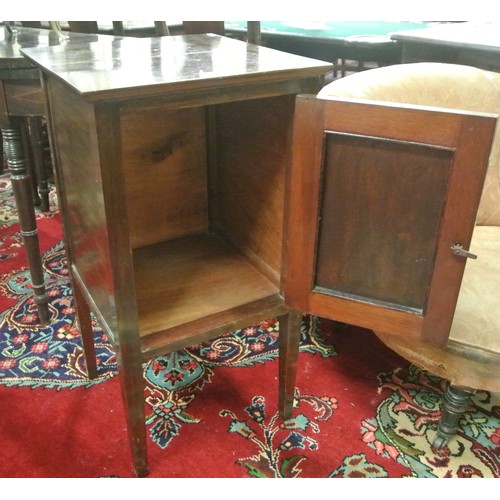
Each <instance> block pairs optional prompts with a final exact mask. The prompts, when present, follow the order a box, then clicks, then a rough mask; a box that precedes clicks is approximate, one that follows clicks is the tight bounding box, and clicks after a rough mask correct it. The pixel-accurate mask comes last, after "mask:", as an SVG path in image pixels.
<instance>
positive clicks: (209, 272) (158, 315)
mask: <svg viewBox="0 0 500 500" xmlns="http://www.w3.org/2000/svg"><path fill="white" fill-rule="evenodd" d="M134 272H135V280H136V292H137V301H138V311H139V325H140V336H141V337H145V336H149V335H152V334H155V333H159V332H165V331H167V330H169V329H172V328H174V327H177V326H180V325H185V324H189V323H192V322H195V321H196V320H200V319H203V320H204V322H205V323H207V321H209V319H210V317H211V316H214V315H220V314H221V313H225V312H228V311H231V310H235V315H237V314H236V311H237V309H238V308H241V306H246V305H248V304H251V303H253V302H259V301H262V300H263V299H266V298H269V297H276V296H278V295H279V289H278V288H277V287H276V286H275V285H274V284H273V283H271V281H269V280H268V279H267V278H266V277H265V276H264V275H263V274H262V273H261V272H260V271H258V270H257V269H256V268H255V267H254V266H253V265H252V264H251V263H250V262H249V260H248V259H246V258H245V257H244V256H242V255H241V254H240V253H238V252H237V251H236V250H235V249H234V248H233V247H232V246H231V245H230V244H229V243H228V242H227V241H225V240H224V239H223V238H221V237H219V236H216V235H213V234H197V235H195V236H189V237H186V238H182V239H177V240H172V241H166V242H162V243H158V244H155V245H149V246H146V247H142V248H138V249H136V250H134Z"/></svg>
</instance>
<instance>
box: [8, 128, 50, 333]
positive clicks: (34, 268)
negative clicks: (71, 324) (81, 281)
mask: <svg viewBox="0 0 500 500" xmlns="http://www.w3.org/2000/svg"><path fill="white" fill-rule="evenodd" d="M2 137H3V148H4V152H5V157H6V160H7V167H8V169H9V172H10V175H11V181H12V189H13V191H14V199H15V203H16V207H17V211H18V215H19V225H20V228H21V236H22V238H23V242H24V246H25V251H26V257H27V260H28V267H29V271H30V276H31V285H32V287H33V293H34V297H33V298H34V301H35V304H36V305H37V306H38V313H39V316H40V322H41V323H42V324H47V323H48V322H49V307H48V296H47V293H46V291H45V281H44V276H43V267H42V258H41V255H40V245H39V242H38V229H37V226H36V218H35V207H34V205H33V197H32V191H31V190H32V188H31V185H30V182H31V180H30V177H29V174H28V171H27V167H26V158H25V155H24V149H23V144H22V137H21V132H20V130H19V129H18V128H3V129H2Z"/></svg>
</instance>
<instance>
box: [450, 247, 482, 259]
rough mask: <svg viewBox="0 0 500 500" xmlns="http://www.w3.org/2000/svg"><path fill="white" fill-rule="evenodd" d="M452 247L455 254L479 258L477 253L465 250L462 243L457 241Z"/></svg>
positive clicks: (468, 257) (467, 257)
mask: <svg viewBox="0 0 500 500" xmlns="http://www.w3.org/2000/svg"><path fill="white" fill-rule="evenodd" d="M451 249H452V250H453V253H454V254H455V255H458V256H459V257H465V258H466V259H477V255H476V254H474V253H471V252H468V251H467V250H464V247H463V245H462V243H455V244H454V245H453V246H452V247H451Z"/></svg>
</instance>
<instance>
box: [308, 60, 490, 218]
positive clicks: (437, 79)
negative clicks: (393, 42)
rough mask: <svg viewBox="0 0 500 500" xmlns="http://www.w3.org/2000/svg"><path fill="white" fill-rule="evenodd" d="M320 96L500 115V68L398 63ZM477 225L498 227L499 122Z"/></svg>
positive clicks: (340, 82)
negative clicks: (497, 70)
mask: <svg viewBox="0 0 500 500" xmlns="http://www.w3.org/2000/svg"><path fill="white" fill-rule="evenodd" d="M318 96H319V97H328V96H332V97H347V98H351V97H352V98H363V99H368V100H377V101H390V102H400V103H405V104H414V105H420V106H432V107H441V108H451V109H459V110H466V111H473V112H486V113H498V114H500V73H494V72H490V71H486V70H483V69H478V68H474V67H471V66H462V65H457V64H445V63H411V64H398V65H394V66H385V67H382V68H376V69H371V70H367V71H364V72H361V73H356V74H353V75H349V76H347V77H345V78H340V79H338V80H334V81H333V82H331V83H330V84H328V85H326V86H325V87H324V88H323V89H322V90H321V91H320V92H319V94H318ZM476 224H478V225H486V226H500V127H497V130H496V134H495V139H494V142H493V147H492V150H491V154H490V159H489V164H488V171H487V174H486V179H485V183H484V187H483V193H482V196H481V201H480V205H479V210H478V214H477V220H476Z"/></svg>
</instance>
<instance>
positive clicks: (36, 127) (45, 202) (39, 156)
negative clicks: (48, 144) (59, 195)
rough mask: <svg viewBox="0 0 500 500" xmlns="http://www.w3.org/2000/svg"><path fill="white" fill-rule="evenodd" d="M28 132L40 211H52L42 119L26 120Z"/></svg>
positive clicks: (34, 117)
mask: <svg viewBox="0 0 500 500" xmlns="http://www.w3.org/2000/svg"><path fill="white" fill-rule="evenodd" d="M26 125H27V130H28V136H27V139H28V147H29V148H30V151H31V159H32V162H33V172H34V177H35V181H36V182H35V189H36V190H37V193H38V197H39V200H40V209H41V210H42V211H43V212H48V211H49V210H50V206H49V182H48V177H47V172H46V170H45V162H44V160H43V138H42V117H41V116H30V117H27V118H26Z"/></svg>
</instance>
